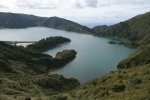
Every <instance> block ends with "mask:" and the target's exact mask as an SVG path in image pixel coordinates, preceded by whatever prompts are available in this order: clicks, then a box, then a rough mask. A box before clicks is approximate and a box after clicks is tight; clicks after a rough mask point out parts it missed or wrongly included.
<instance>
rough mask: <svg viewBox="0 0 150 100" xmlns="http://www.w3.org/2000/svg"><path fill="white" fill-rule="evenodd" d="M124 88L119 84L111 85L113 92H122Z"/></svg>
mask: <svg viewBox="0 0 150 100" xmlns="http://www.w3.org/2000/svg"><path fill="white" fill-rule="evenodd" d="M125 88H126V86H125V85H119V84H117V85H113V86H112V88H111V89H112V90H113V91H114V92H122V91H124V90H125Z"/></svg>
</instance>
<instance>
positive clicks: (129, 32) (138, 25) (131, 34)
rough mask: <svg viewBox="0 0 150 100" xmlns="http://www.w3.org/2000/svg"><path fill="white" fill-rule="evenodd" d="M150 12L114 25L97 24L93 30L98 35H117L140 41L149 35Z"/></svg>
mask: <svg viewBox="0 0 150 100" xmlns="http://www.w3.org/2000/svg"><path fill="white" fill-rule="evenodd" d="M149 16H150V12H147V13H145V14H142V15H138V16H136V17H133V18H131V19H129V20H127V21H125V22H120V23H118V24H115V25H112V26H96V27H94V28H93V29H92V30H93V31H95V32H96V34H95V35H97V36H106V37H117V38H121V39H127V40H129V41H140V40H142V39H143V38H146V37H147V36H149V33H150V28H149V26H150V24H149V21H150V17H149Z"/></svg>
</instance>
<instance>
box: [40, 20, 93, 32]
mask: <svg viewBox="0 0 150 100" xmlns="http://www.w3.org/2000/svg"><path fill="white" fill-rule="evenodd" d="M40 26H44V27H51V28H55V29H60V30H66V31H70V32H78V33H93V31H92V30H91V29H90V28H88V27H86V26H82V25H79V24H77V23H75V22H72V21H69V20H66V19H63V18H58V17H50V18H48V19H45V20H44V21H43V22H42V23H41V24H40Z"/></svg>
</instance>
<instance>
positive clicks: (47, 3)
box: [17, 0, 60, 9]
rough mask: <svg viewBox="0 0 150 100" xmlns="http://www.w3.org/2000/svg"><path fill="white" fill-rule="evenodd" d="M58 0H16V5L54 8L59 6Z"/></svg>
mask: <svg viewBox="0 0 150 100" xmlns="http://www.w3.org/2000/svg"><path fill="white" fill-rule="evenodd" d="M57 1H58V0H55V1H54V0H32V1H31V0H17V6H18V7H25V8H33V9H55V8H57V7H59V5H60V4H59V3H58V2H57Z"/></svg>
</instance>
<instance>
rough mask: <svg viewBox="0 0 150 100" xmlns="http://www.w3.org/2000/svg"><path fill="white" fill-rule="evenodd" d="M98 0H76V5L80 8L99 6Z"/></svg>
mask: <svg viewBox="0 0 150 100" xmlns="http://www.w3.org/2000/svg"><path fill="white" fill-rule="evenodd" d="M97 5H98V0H76V1H75V6H76V7H78V8H84V7H94V8H95V7H97Z"/></svg>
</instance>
